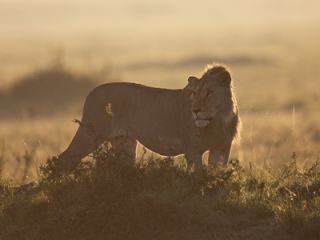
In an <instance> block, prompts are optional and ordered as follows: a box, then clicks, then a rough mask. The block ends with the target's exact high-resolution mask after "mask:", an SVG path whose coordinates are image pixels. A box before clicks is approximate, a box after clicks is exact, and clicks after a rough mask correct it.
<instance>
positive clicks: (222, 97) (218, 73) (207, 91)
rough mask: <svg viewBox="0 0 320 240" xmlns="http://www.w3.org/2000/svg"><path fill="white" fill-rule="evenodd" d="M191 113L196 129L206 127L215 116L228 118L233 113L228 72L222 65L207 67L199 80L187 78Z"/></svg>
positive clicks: (233, 100) (232, 99)
mask: <svg viewBox="0 0 320 240" xmlns="http://www.w3.org/2000/svg"><path fill="white" fill-rule="evenodd" d="M186 89H188V90H190V93H191V95H190V99H191V111H192V115H193V118H194V121H195V124H196V126H197V127H206V126H208V125H209V124H210V123H211V122H212V121H213V120H214V119H216V118H217V116H224V117H225V118H228V117H230V114H233V113H234V111H233V110H234V107H235V106H234V104H236V103H235V99H234V97H233V94H232V83H231V74H230V72H229V71H228V70H227V69H226V68H225V67H224V66H222V65H208V67H207V68H206V71H205V73H204V74H203V75H202V77H201V78H200V79H198V78H197V77H193V76H191V77H189V79H188V85H187V86H186Z"/></svg>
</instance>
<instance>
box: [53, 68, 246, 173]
mask: <svg viewBox="0 0 320 240" xmlns="http://www.w3.org/2000/svg"><path fill="white" fill-rule="evenodd" d="M239 122H240V117H239V111H238V107H237V102H236V99H235V96H234V93H233V88H232V81H231V75H230V73H229V71H228V70H227V69H226V68H225V67H224V66H221V65H209V66H208V67H207V69H206V71H205V73H204V74H203V76H202V77H201V78H200V79H198V78H196V77H189V79H188V85H187V86H186V87H185V88H184V89H177V90H171V89H162V88H152V87H147V86H143V85H140V84H134V83H108V84H104V85H101V86H98V87H97V88H95V89H94V90H93V91H91V93H90V94H89V95H88V97H87V99H86V101H85V104H84V109H83V117H82V120H81V122H80V126H79V129H78V130H77V133H76V135H75V136H74V138H73V140H72V142H71V144H70V146H69V147H68V148H67V149H66V150H65V151H64V152H63V153H61V155H60V156H59V158H60V160H61V161H62V162H61V163H63V165H64V167H65V168H67V169H68V170H71V169H73V168H74V167H75V166H76V165H77V163H78V162H79V161H80V160H81V158H83V157H84V156H86V155H87V154H89V153H91V152H92V151H94V150H95V148H96V147H97V146H98V145H100V144H101V143H103V142H105V141H109V142H110V143H111V145H112V147H113V148H114V149H115V150H116V151H125V152H126V153H128V154H129V155H130V156H132V159H134V158H135V155H136V146H137V141H139V142H140V143H141V144H143V145H144V146H146V147H147V148H148V149H150V150H152V151H154V152H157V153H159V154H161V155H165V156H176V155H179V154H185V157H186V160H187V164H188V168H192V167H193V168H195V169H199V168H201V167H202V154H203V153H204V152H205V151H207V150H209V151H210V152H209V159H208V163H209V165H216V164H218V163H222V164H226V163H227V161H228V158H229V153H230V148H231V144H232V141H233V140H234V138H235V137H236V135H237V133H238V126H239Z"/></svg>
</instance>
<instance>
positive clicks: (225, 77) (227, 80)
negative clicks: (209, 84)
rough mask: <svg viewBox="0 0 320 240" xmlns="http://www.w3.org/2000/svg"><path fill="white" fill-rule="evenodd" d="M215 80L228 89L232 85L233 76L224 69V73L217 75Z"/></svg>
mask: <svg viewBox="0 0 320 240" xmlns="http://www.w3.org/2000/svg"><path fill="white" fill-rule="evenodd" d="M215 78H216V79H217V82H218V83H219V85H221V86H227V87H228V86H230V84H231V74H230V72H229V71H228V70H226V69H223V71H220V72H219V73H217V75H216V76H215Z"/></svg>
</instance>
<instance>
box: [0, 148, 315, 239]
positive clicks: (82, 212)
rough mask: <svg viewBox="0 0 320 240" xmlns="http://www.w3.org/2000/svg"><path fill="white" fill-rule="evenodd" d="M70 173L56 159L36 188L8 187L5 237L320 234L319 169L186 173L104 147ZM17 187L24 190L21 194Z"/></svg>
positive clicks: (232, 168) (1, 220) (235, 166)
mask: <svg viewBox="0 0 320 240" xmlns="http://www.w3.org/2000/svg"><path fill="white" fill-rule="evenodd" d="M92 160H93V161H91V162H83V163H81V164H80V165H79V167H78V168H77V169H76V170H75V171H74V172H73V173H72V174H70V175H68V176H61V175H60V174H58V171H57V168H56V166H57V162H58V160H57V159H55V158H53V159H50V160H49V161H48V163H47V165H46V166H45V167H43V169H42V171H43V175H44V176H43V179H42V180H41V181H40V183H39V184H38V185H36V186H32V187H31V188H28V189H27V190H26V191H21V187H19V188H16V189H13V190H12V191H11V193H10V191H9V190H6V193H4V194H5V195H6V197H5V201H4V203H3V204H2V205H1V208H2V214H1V217H0V228H1V229H2V231H1V232H0V239H182V238H183V239H270V238H272V239H286V238H288V239H289V238H291V239H292V238H297V239H299V238H302V237H304V238H305V237H306V236H307V237H308V239H318V238H319V237H320V232H319V229H318V226H319V221H320V211H319V210H320V192H319V182H320V175H319V171H318V169H317V166H316V165H315V166H313V167H312V168H310V169H308V170H306V171H304V172H302V173H297V172H296V173H294V174H293V175H290V176H289V175H287V176H286V177H285V178H283V176H282V177H281V176H278V177H277V178H273V179H266V178H262V177H261V176H260V177H259V176H258V174H256V173H255V172H253V171H248V170H245V169H243V168H242V167H241V166H240V164H239V162H238V161H235V160H233V161H231V162H230V164H229V166H228V167H227V168H217V169H204V170H203V171H201V172H191V173H190V172H187V171H185V169H183V168H181V167H178V166H175V165H174V163H173V161H172V160H170V159H166V160H150V161H146V162H143V163H139V164H137V165H133V164H130V161H129V160H128V157H127V156H125V155H124V154H121V155H119V154H117V153H115V152H113V151H112V149H111V150H105V149H100V150H99V151H97V152H96V153H94V156H93V159H92ZM18 189H20V190H19V191H18Z"/></svg>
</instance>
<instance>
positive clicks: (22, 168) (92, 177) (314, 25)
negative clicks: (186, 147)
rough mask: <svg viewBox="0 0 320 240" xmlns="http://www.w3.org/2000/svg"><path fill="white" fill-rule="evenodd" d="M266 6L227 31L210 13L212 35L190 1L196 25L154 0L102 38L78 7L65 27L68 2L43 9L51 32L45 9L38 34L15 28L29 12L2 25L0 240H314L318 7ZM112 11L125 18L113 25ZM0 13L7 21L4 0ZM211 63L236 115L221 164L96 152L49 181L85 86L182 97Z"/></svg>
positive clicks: (318, 195) (318, 188)
mask: <svg viewBox="0 0 320 240" xmlns="http://www.w3.org/2000/svg"><path fill="white" fill-rule="evenodd" d="M35 2H37V1H36V0H32V1H31V5H30V6H31V7H32V6H33V4H34V6H36V5H35ZM58 2H60V1H58ZM80 2H81V3H79V4H80V5H79V6H82V7H84V6H86V5H85V4H84V1H80ZM93 2H96V1H93ZM217 2H220V1H217ZM245 2H246V3H247V2H248V3H251V1H250V0H247V1H245ZM271 2H272V1H271ZM311 2H312V3H313V4H315V2H313V1H310V4H311ZM141 4H142V5H141V6H144V4H146V3H145V2H144V1H141ZM224 4H225V3H221V4H220V5H219V7H223V6H224ZM265 4H266V5H265V6H264V7H265V9H266V10H265V12H264V10H258V8H257V9H255V11H252V15H250V16H249V15H248V14H245V13H246V11H247V13H248V12H250V11H249V10H248V9H247V7H246V6H247V5H244V6H241V8H240V9H242V10H243V11H244V14H243V17H241V18H240V16H239V15H236V16H235V18H236V19H239V21H238V23H237V24H238V25H233V24H231V21H229V20H228V18H227V16H226V15H224V14H223V12H224V11H227V10H226V9H228V10H229V7H230V5H228V6H227V7H225V8H223V9H224V11H221V12H215V16H216V17H217V18H221V19H223V21H224V23H223V24H222V23H219V22H217V23H215V24H213V27H212V28H211V26H210V21H209V20H210V19H211V15H210V14H211V13H210V14H209V12H204V13H203V14H202V15H201V14H200V13H199V12H196V11H191V10H188V11H187V10H186V9H189V8H190V9H193V7H194V6H193V5H192V4H191V3H189V5H188V4H187V5H186V6H188V8H187V7H186V6H185V9H183V11H187V13H188V14H187V15H188V16H189V17H190V18H192V19H195V20H194V21H193V22H191V20H190V19H189V20H188V21H186V22H184V21H182V20H181V19H180V17H181V16H184V14H186V13H184V12H183V11H182V10H181V9H180V8H179V7H178V5H177V6H175V7H172V9H171V8H168V9H167V7H168V6H169V5H170V4H169V5H168V6H167V3H166V1H165V3H164V4H158V5H157V4H156V5H155V6H151V5H146V6H148V7H146V8H142V7H141V6H140V5H139V6H140V7H141V8H140V7H136V6H135V7H132V6H133V5H130V4H129V3H128V5H129V7H128V8H123V9H124V10H123V9H122V7H123V6H122V7H120V6H118V5H117V7H115V6H116V5H115V6H113V5H112V6H111V5H110V8H111V7H114V9H115V10H114V12H113V13H112V14H111V13H110V15H108V16H107V19H105V20H106V23H105V24H106V29H109V30H108V31H107V30H106V29H104V28H103V26H104V25H102V24H101V22H100V21H101V20H102V18H101V19H100V18H98V17H96V18H94V20H93V21H94V22H86V23H85V24H84V22H85V20H88V19H90V18H89V17H88V16H87V15H85V16H84V19H85V20H83V21H84V22H81V21H80V20H79V19H80V17H79V16H80V15H81V16H82V17H83V14H84V12H85V11H83V10H81V11H80V10H79V9H80V7H79V9H78V10H79V15H78V12H77V11H75V12H72V14H74V15H72V14H71V15H72V16H73V17H74V18H76V20H74V21H75V22H72V21H71V20H70V19H71V18H70V19H69V18H68V16H69V15H68V14H69V12H68V11H71V7H70V6H71V5H70V6H69V7H70V8H66V9H64V10H61V9H60V8H59V6H60V5H57V6H56V8H53V10H52V11H53V12H59V13H60V15H59V16H60V17H61V19H69V20H68V21H66V22H65V23H66V24H65V25H63V24H62V23H61V22H59V20H58V21H57V22H55V23H52V24H53V25H52V28H51V29H50V30H48V29H46V30H44V29H42V28H41V27H42V25H41V24H40V23H39V22H38V23H36V22H37V21H36V20H37V18H39V19H42V18H43V19H44V23H48V24H49V23H51V22H52V21H51V20H52V19H51V18H50V16H51V15H50V14H49V10H48V9H49V8H48V9H47V10H46V8H45V9H44V10H43V12H42V13H41V14H39V16H40V17H39V16H38V15H35V17H34V18H35V20H34V21H31V22H33V24H35V28H34V29H38V30H37V31H36V30H34V31H31V30H30V29H29V30H30V31H29V30H28V25H27V23H25V26H26V28H23V29H22V28H21V29H20V27H21V26H20V25H19V24H20V23H22V22H23V21H24V18H28V19H29V17H30V16H31V15H32V14H31V13H32V11H31V10H30V9H31V7H30V6H29V8H30V9H29V10H28V8H26V9H27V10H26V11H27V12H28V11H30V16H29V15H28V14H27V15H21V18H15V21H17V22H14V21H13V22H11V23H10V24H11V25H10V26H11V28H9V27H5V26H7V25H4V24H3V27H2V28H1V29H0V33H2V36H1V37H2V38H0V40H1V41H0V44H1V45H2V49H1V50H0V61H1V64H2V66H0V239H1V240H2V239H3V240H7V239H8V240H11V239H12V240H15V239H28V240H29V239H30V240H33V239H41V240H42V239H44V240H46V239H119V240H120V239H166V240H167V239H203V240H207V239H219V240H220V239H230V240H235V239H279V240H280V239H281V240H282V239H305V240H307V239H320V111H319V103H320V92H319V86H320V85H319V84H320V61H319V59H320V47H319V44H318V42H319V41H318V40H319V38H320V32H319V30H318V23H319V18H318V17H315V13H314V11H315V9H316V7H314V8H312V7H310V9H309V10H310V12H307V11H306V10H305V8H307V7H306V6H304V7H305V8H302V7H300V5H298V4H292V5H290V8H289V10H288V9H287V6H289V5H285V4H284V3H283V5H281V4H280V5H277V8H276V7H274V5H272V4H271V5H270V6H269V5H268V4H267V3H265ZM52 6H53V5H52ZM52 6H51V7H52ZM54 6H55V5H54ZM61 6H62V5H61ZM99 6H100V5H99V4H98V3H95V4H93V5H92V6H91V7H92V9H96V8H97V9H98V8H99ZM238 7H239V6H238ZM311 8H312V9H314V10H312V11H311ZM90 9H91V8H90ZM60 10H61V11H60ZM116 10H117V11H120V10H121V11H120V12H121V14H122V11H125V12H126V11H128V12H129V13H131V12H132V16H131V15H130V14H129V15H126V17H127V18H124V19H122V20H120V19H119V18H117V17H116V13H117V11H116ZM195 10H196V9H195ZM34 11H39V9H37V8H35V10H34ZM46 11H48V12H46ZM230 11H231V14H236V11H235V9H233V8H232V9H231V10H230ZM285 11H288V13H287V12H285ZM149 12H151V13H152V16H153V17H150V16H151V15H148V14H149ZM289 12H290V13H291V15H290V14H289ZM0 13H2V19H3V21H2V22H4V20H10V19H11V18H12V13H13V10H12V9H11V8H10V4H7V5H4V7H3V8H2V10H1V8H0ZM66 13H68V14H66ZM80 13H81V14H80ZM174 13H175V14H177V15H174ZM271 13H272V14H277V15H276V17H274V15H272V14H271ZM280 13H283V15H281V14H280ZM297 13H299V14H300V15H299V17H297V18H296V19H295V18H294V17H293V16H295V15H294V14H297ZM46 14H47V15H46ZM95 14H96V16H100V15H101V16H102V12H100V11H98V10H96V12H95ZM0 15H1V14H0ZM67 15H68V16H67ZM136 15H137V16H136ZM180 15H181V16H180ZM200 15H201V17H200ZM37 16H38V17H37ZM163 16H166V17H165V18H164V17H163ZM241 16H242V15H241ZM297 16H298V15H297ZM311 16H314V17H313V18H312V17H311ZM82 17H81V19H82ZM131 17H132V19H133V20H132V21H131V22H130V19H131ZM78 18H79V19H78ZM0 19H1V17H0ZM12 19H13V18H12ZM12 19H11V20H12ZM32 19H33V18H32ZM39 19H38V20H39ZM148 19H149V22H148V21H146V20H148ZM177 19H178V20H177ZM179 19H180V20H179ZM240 19H241V20H240ZM111 20H113V21H114V22H112V21H111ZM162 20H163V21H162ZM61 21H62V20H61ZM79 21H80V22H81V23H83V24H82V25H81V27H78V28H76V27H75V26H78V25H77V24H78V22H79ZM97 22H99V24H98V23H97ZM115 22H116V23H117V25H114V26H117V28H112V26H113V24H115ZM128 22H130V24H129V23H128ZM76 23H77V24H76ZM169 23H170V24H169ZM171 23H172V24H171ZM139 24H140V25H139ZM142 24H146V29H147V30H146V29H145V28H142V27H141V26H142ZM0 25H1V24H0ZM62 25H63V28H62V27H61V26H62ZM200 25H201V27H199V26H200ZM1 26H2V25H1ZM23 26H24V25H23ZM30 26H31V25H30ZM30 26H29V27H30ZM92 26H95V27H94V28H93V27H92ZM169 26H170V27H169ZM60 27H61V28H60ZM39 29H40V30H39ZM70 29H72V30H70ZM209 29H210V30H209ZM69 30H70V31H69ZM81 31H82V32H81ZM84 32H86V33H90V34H84ZM9 33H10V34H9ZM17 39H19V40H17ZM212 62H217V63H223V64H226V65H227V66H228V67H230V69H231V72H232V77H233V82H234V86H235V91H236V96H237V99H238V104H239V108H240V116H241V119H242V130H241V139H240V141H239V142H237V143H235V144H234V145H233V148H232V153H231V159H230V161H229V164H228V166H227V167H226V168H220V167H219V168H216V169H204V170H203V171H201V172H187V171H186V168H185V167H186V166H185V160H184V158H183V156H179V157H176V158H165V157H163V156H159V155H157V154H155V153H151V152H150V151H148V150H146V149H145V148H144V147H143V146H139V151H138V158H137V161H136V165H131V164H130V163H129V161H127V160H128V159H127V156H125V155H118V154H117V153H115V152H113V150H112V149H110V148H109V147H108V145H107V144H105V145H103V146H101V148H99V149H98V150H97V151H95V152H94V153H92V154H91V155H90V156H88V157H87V158H86V159H84V160H83V161H82V163H81V164H80V165H79V166H78V167H77V169H76V170H75V171H74V172H73V173H72V174H71V175H68V176H62V175H61V174H60V170H59V167H58V164H57V161H58V159H57V158H56V156H57V155H58V154H59V153H60V152H62V151H63V150H64V149H65V148H66V147H67V146H68V144H69V143H70V141H71V139H72V137H73V136H74V133H75V131H76V129H77V128H78V123H77V121H74V120H75V119H81V111H82V105H83V103H84V99H85V97H86V96H87V94H88V93H89V91H90V90H91V89H92V88H94V87H95V86H97V85H99V84H102V83H106V82H118V81H128V82H136V83H141V84H145V85H148V86H154V87H163V88H183V87H184V86H185V85H186V84H187V79H188V76H190V75H194V76H197V77H200V75H201V74H202V71H203V69H204V67H205V66H206V64H208V63H212ZM203 161H204V163H206V159H203Z"/></svg>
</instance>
